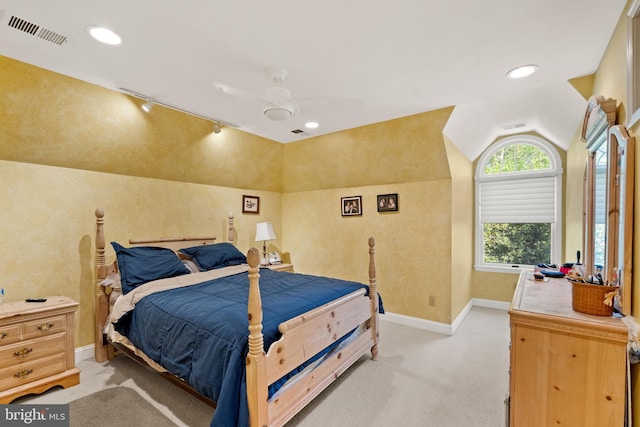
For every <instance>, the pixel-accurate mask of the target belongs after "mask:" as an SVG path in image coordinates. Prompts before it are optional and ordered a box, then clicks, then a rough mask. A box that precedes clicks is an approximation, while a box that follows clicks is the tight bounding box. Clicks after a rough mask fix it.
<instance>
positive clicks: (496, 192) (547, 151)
mask: <svg viewBox="0 0 640 427" xmlns="http://www.w3.org/2000/svg"><path fill="white" fill-rule="evenodd" d="M561 206H562V162H561V160H560V155H559V154H558V152H557V150H556V149H555V148H554V147H553V146H552V145H551V144H550V143H549V142H547V141H545V140H544V139H542V138H538V137H535V136H530V135H515V136H511V137H507V138H504V139H502V140H500V141H498V142H496V143H494V144H493V145H492V146H491V147H489V149H488V150H487V151H486V152H485V153H484V154H483V155H482V156H481V157H480V160H479V161H478V166H477V169H476V270H481V271H499V272H504V271H507V270H508V271H513V272H514V273H515V272H519V271H520V268H527V267H532V266H534V265H535V264H538V263H558V259H559V257H560V250H561V249H560V248H561V236H562V233H561V224H560V220H561V218H562V211H561Z"/></svg>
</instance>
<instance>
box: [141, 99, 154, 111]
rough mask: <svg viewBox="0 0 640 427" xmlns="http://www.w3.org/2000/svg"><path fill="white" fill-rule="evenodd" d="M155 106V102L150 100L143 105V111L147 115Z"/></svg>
mask: <svg viewBox="0 0 640 427" xmlns="http://www.w3.org/2000/svg"><path fill="white" fill-rule="evenodd" d="M153 104H154V102H153V101H152V100H148V101H147V102H145V103H144V104H142V109H143V110H144V111H145V113H148V112H149V111H151V109H152V108H153Z"/></svg>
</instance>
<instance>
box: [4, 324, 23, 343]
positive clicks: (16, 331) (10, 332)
mask: <svg viewBox="0 0 640 427" xmlns="http://www.w3.org/2000/svg"><path fill="white" fill-rule="evenodd" d="M17 341H20V325H7V326H0V346H1V345H5V344H11V343H14V342H17Z"/></svg>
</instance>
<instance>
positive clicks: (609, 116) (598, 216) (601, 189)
mask: <svg viewBox="0 0 640 427" xmlns="http://www.w3.org/2000/svg"><path fill="white" fill-rule="evenodd" d="M615 106H616V101H615V100H613V99H605V98H604V97H602V96H593V97H591V98H590V99H589V102H588V105H587V111H586V113H585V117H584V122H583V123H584V124H583V129H582V138H583V139H584V140H585V142H586V148H587V150H588V151H589V156H588V158H587V165H586V170H585V187H584V224H583V227H584V228H583V245H582V246H583V247H582V253H583V255H584V256H583V261H582V263H583V264H584V271H585V275H586V276H587V277H588V276H594V275H597V274H598V273H601V274H603V277H604V270H606V256H607V225H608V224H607V182H608V181H607V175H608V173H609V171H608V164H609V163H610V162H609V147H608V142H607V141H608V134H609V127H610V126H612V125H613V123H615V112H616V110H615Z"/></svg>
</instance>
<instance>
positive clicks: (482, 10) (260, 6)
mask: <svg viewBox="0 0 640 427" xmlns="http://www.w3.org/2000/svg"><path fill="white" fill-rule="evenodd" d="M625 3H626V0H607V1H604V0H563V1H558V0H483V1H475V2H472V1H463V0H428V1H425V0H400V1H394V2H391V1H384V0H354V1H348V2H345V1H337V0H326V1H321V2H305V1H293V0H271V1H269V2H266V1H246V0H238V1H220V0H211V1H206V2H205V1H198V0H185V1H181V2H174V1H153V0H136V1H125V0H111V1H108V2H96V1H92V0H64V1H63V0H49V1H24V0H0V13H1V14H2V16H1V17H0V54H2V55H5V56H7V57H11V58H14V59H17V60H20V61H23V62H26V63H29V64H33V65H36V66H39V67H42V68H45V69H49V70H52V71H55V72H58V73H61V74H65V75H68V76H71V77H74V78H77V79H80V80H84V81H87V82H91V83H94V84H97V85H100V86H103V87H106V88H110V89H114V90H123V89H126V91H125V93H131V92H134V93H136V94H138V96H140V97H148V98H152V99H155V100H157V101H159V102H160V103H164V104H167V105H170V106H172V107H176V108H179V109H182V110H185V111H188V112H191V113H195V114H197V115H200V116H203V117H206V118H210V119H211V120H219V121H221V123H222V125H223V127H224V126H225V125H231V126H235V127H238V128H240V129H242V130H244V131H246V132H249V133H253V134H256V135H260V136H262V137H265V138H269V139H272V140H274V141H278V142H282V143H288V142H293V141H299V140H303V139H305V138H310V137H314V136H317V135H322V134H326V133H331V132H336V131H340V130H344V129H350V128H354V127H358V126H363V125H367V124H371V123H376V122H381V121H385V120H389V119H394V118H398V117H403V116H407V115H412V114H417V113H422V112H426V111H430V110H434V109H438V108H442V107H446V106H452V105H454V106H455V109H454V111H453V114H452V116H451V118H450V120H449V122H448V123H447V125H446V127H445V130H444V131H445V134H446V135H447V136H448V137H449V138H450V139H451V140H452V141H453V143H454V144H456V145H457V146H458V147H459V148H460V150H461V151H462V152H463V153H464V154H465V155H466V156H467V157H468V158H469V159H470V160H473V159H475V158H476V157H477V156H478V155H479V154H480V152H481V151H482V150H483V149H484V148H485V147H486V146H487V145H488V144H490V143H491V142H492V141H493V140H494V139H495V138H496V137H497V136H500V135H504V134H510V133H514V131H530V130H533V131H537V132H538V133H540V134H541V135H543V136H545V137H546V138H548V139H550V140H551V141H552V142H554V143H556V144H557V145H558V146H560V147H562V148H567V147H568V144H569V142H570V139H571V137H572V136H573V134H574V133H575V131H576V129H577V128H578V127H579V124H580V120H581V118H582V114H583V112H584V108H585V106H586V101H585V99H584V98H583V97H582V96H580V94H578V92H577V91H576V90H575V89H574V88H573V87H572V86H571V85H570V84H569V83H568V80H569V79H572V78H576V77H581V76H585V75H589V74H592V73H594V72H595V71H596V69H597V67H598V64H599V61H600V59H601V58H602V54H603V52H604V51H605V49H606V46H607V43H608V41H609V39H610V37H611V34H612V33H613V30H614V28H615V25H616V22H617V21H618V19H619V18H620V16H621V14H622V13H623V8H624V7H625ZM11 17H16V18H19V19H20V20H22V21H24V22H26V23H27V24H29V23H31V24H35V25H37V26H38V32H34V34H31V33H30V32H28V31H25V28H22V29H18V28H15V26H14V25H11V23H10V20H11ZM22 21H19V22H22ZM91 25H104V26H107V27H109V28H111V29H113V30H115V31H117V32H118V33H119V34H120V35H121V36H122V39H123V42H122V44H121V45H119V46H109V45H104V44H101V43H98V42H97V41H95V40H94V39H92V38H91V37H90V36H89V34H88V31H87V27H88V26H91ZM45 30H46V31H45ZM524 64H536V65H537V66H538V71H537V72H536V73H535V74H533V75H532V76H530V77H528V78H525V79H519V80H511V79H507V78H506V73H507V71H509V70H510V69H512V68H514V67H516V66H519V65H524ZM274 69H275V70H285V71H286V73H281V74H276V76H279V77H284V79H283V81H282V82H281V83H280V86H281V87H284V88H286V89H288V90H290V93H291V96H292V97H293V98H294V100H295V101H296V104H295V105H294V104H291V106H292V108H294V107H295V109H297V111H296V110H294V113H295V114H294V116H293V117H291V118H288V119H287V120H283V121H274V120H270V119H268V118H267V117H266V116H265V115H264V107H265V101H273V100H274V99H273V98H269V97H272V96H274V95H273V94H265V89H267V88H269V87H271V86H273V85H274V84H275V83H274V81H273V77H274V74H273V70H274ZM128 91H131V92H128ZM266 98H268V99H266ZM287 105H289V104H287ZM312 120H313V121H316V122H318V123H319V127H318V128H316V129H307V128H305V123H306V122H307V121H312ZM297 130H300V131H302V132H297V133H295V132H292V131H297Z"/></svg>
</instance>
